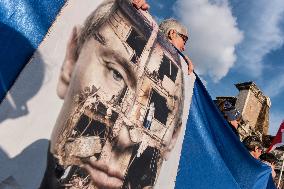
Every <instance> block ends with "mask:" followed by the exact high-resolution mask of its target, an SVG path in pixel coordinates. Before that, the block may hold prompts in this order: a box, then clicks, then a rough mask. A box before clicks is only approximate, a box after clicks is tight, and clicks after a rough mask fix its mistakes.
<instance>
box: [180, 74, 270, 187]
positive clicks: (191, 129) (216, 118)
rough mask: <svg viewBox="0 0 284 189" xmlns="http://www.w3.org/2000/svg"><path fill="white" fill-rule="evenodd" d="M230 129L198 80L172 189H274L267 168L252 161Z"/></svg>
mask: <svg viewBox="0 0 284 189" xmlns="http://www.w3.org/2000/svg"><path fill="white" fill-rule="evenodd" d="M229 127H230V126H229V125H228V123H227V122H226V121H225V120H224V118H223V117H222V115H221V113H220V112H219V110H218V109H217V108H216V107H215V105H214V102H213V101H212V100H211V97H210V96H209V94H208V92H207V91H206V89H205V87H204V86H203V84H202V82H201V81H200V79H199V78H198V77H197V79H196V81H195V86H194V91H193V97H192V103H191V107H190V112H189V118H188V122H187V128H186V133H185V139H184V141H183V147H182V153H181V159H180V162H179V172H178V175H177V178H176V187H175V188H177V189H187V188H190V189H211V188H212V189H228V188H229V189H273V188H275V186H274V184H273V183H271V180H270V179H271V169H270V167H268V166H267V165H265V164H263V163H261V162H260V161H258V160H255V159H254V158H253V157H252V156H251V155H250V154H249V152H248V151H247V150H246V149H245V147H244V146H243V144H242V143H241V142H240V141H239V139H238V137H237V136H236V135H235V134H234V132H233V131H232V129H231V128H229Z"/></svg>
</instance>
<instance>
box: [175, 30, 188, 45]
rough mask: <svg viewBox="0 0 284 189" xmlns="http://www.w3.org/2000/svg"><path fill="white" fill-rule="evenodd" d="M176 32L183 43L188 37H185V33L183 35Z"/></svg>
mask: <svg viewBox="0 0 284 189" xmlns="http://www.w3.org/2000/svg"><path fill="white" fill-rule="evenodd" d="M177 34H178V35H179V36H180V37H181V38H182V40H183V41H184V43H186V42H187V40H188V37H187V36H186V35H183V34H181V33H179V32H177Z"/></svg>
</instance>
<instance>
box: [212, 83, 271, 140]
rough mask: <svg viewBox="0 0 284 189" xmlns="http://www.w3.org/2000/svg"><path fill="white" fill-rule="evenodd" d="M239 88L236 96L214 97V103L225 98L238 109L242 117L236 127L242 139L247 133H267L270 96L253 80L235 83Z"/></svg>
mask: <svg viewBox="0 0 284 189" xmlns="http://www.w3.org/2000/svg"><path fill="white" fill-rule="evenodd" d="M235 86H236V88H237V89H238V90H239V94H238V95H237V96H236V97H227V96H223V97H216V100H215V103H216V104H217V105H218V104H219V103H221V102H223V101H225V100H227V101H229V102H231V104H232V105H233V106H235V107H236V109H237V110H238V111H240V113H241V115H242V118H241V124H240V126H239V128H238V132H239V134H240V137H241V138H242V139H243V138H245V137H246V136H249V135H257V136H259V137H260V138H262V136H265V135H267V134H268V128H269V109H270V106H271V102H270V98H269V97H268V96H265V95H264V94H263V92H262V91H261V90H260V89H259V88H258V87H257V85H256V84H255V83H254V82H244V83H238V84H235Z"/></svg>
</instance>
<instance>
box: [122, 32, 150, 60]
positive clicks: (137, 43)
mask: <svg viewBox="0 0 284 189" xmlns="http://www.w3.org/2000/svg"><path fill="white" fill-rule="evenodd" d="M126 42H127V44H128V45H129V46H130V47H131V48H132V49H133V50H134V51H135V54H134V55H133V57H132V59H131V61H132V62H133V63H136V62H137V61H136V60H137V57H140V56H141V54H142V52H143V49H144V47H145V45H146V43H147V41H146V39H145V38H144V37H143V36H142V35H140V34H139V33H138V32H137V31H136V30H135V29H133V28H132V29H131V32H130V34H129V36H128V38H127V40H126Z"/></svg>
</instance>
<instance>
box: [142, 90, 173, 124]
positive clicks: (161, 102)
mask: <svg viewBox="0 0 284 189" xmlns="http://www.w3.org/2000/svg"><path fill="white" fill-rule="evenodd" d="M152 102H154V106H155V113H154V118H155V119H157V120H158V121H159V122H161V123H162V124H164V125H166V122H167V119H168V114H169V112H170V110H169V108H168V106H167V100H166V98H165V97H163V96H162V95H160V94H159V93H158V92H157V91H156V90H152V95H151V99H150V103H149V104H151V103H152ZM146 117H147V116H146Z"/></svg>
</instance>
